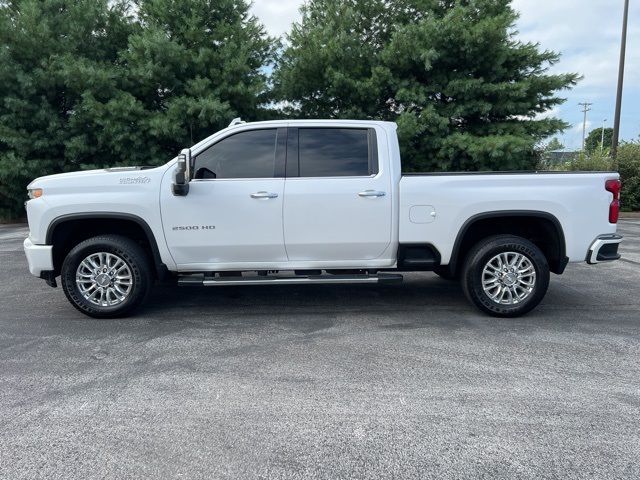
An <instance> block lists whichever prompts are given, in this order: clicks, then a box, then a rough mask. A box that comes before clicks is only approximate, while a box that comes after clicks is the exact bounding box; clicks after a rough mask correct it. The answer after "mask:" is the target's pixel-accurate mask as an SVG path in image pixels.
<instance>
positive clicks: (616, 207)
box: [604, 180, 621, 223]
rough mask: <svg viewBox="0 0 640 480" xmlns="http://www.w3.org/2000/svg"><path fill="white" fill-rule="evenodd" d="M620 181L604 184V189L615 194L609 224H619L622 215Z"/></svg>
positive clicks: (610, 209) (610, 207)
mask: <svg viewBox="0 0 640 480" xmlns="http://www.w3.org/2000/svg"><path fill="white" fill-rule="evenodd" d="M620 186H621V185H620V180H607V181H606V182H604V189H605V190H606V191H607V192H611V193H613V200H612V201H611V204H610V205H609V223H618V215H620Z"/></svg>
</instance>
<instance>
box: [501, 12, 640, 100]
mask: <svg viewBox="0 0 640 480" xmlns="http://www.w3.org/2000/svg"><path fill="white" fill-rule="evenodd" d="M513 7H514V9H515V10H517V11H519V12H520V19H519V21H518V25H517V26H518V30H519V32H520V33H519V37H520V38H522V39H523V40H527V41H532V42H539V43H540V44H541V46H542V47H543V48H546V49H550V50H554V51H557V52H560V53H561V54H562V57H561V60H560V62H559V63H558V64H557V65H556V66H555V67H554V69H553V70H554V71H558V72H559V71H562V72H577V73H580V74H582V75H584V79H583V80H582V81H581V82H580V88H583V89H586V90H589V91H594V92H595V91H597V90H598V89H599V88H601V87H611V86H615V83H616V81H617V75H618V58H619V53H620V34H621V31H620V30H621V26H622V7H623V2H622V1H619V2H612V1H611V0H590V1H588V2H585V1H584V0H562V1H558V0H515V1H514V2H513ZM638 18H640V4H639V3H638V2H631V5H630V9H629V27H628V33H627V56H626V69H625V73H626V75H625V80H626V81H628V82H629V84H637V83H640V49H639V48H637V46H638V44H640V23H639V22H637V21H634V19H638ZM634 45H635V47H634ZM596 94H597V92H596Z"/></svg>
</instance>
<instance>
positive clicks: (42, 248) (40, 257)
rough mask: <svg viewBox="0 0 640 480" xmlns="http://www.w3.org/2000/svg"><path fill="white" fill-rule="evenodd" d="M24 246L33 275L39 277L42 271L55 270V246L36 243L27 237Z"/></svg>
mask: <svg viewBox="0 0 640 480" xmlns="http://www.w3.org/2000/svg"><path fill="white" fill-rule="evenodd" d="M23 246H24V253H25V255H26V256H27V262H28V263H29V271H30V272H31V275H35V276H36V277H39V276H40V274H41V273H42V272H46V271H51V270H53V255H52V251H53V246H51V245H34V244H33V242H31V240H30V239H29V238H26V239H25V241H24V244H23Z"/></svg>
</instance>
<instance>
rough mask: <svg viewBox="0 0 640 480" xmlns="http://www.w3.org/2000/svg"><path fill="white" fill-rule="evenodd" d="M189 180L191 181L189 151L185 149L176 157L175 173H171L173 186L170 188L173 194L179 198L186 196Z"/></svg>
mask: <svg viewBox="0 0 640 480" xmlns="http://www.w3.org/2000/svg"><path fill="white" fill-rule="evenodd" d="M189 180H191V150H190V149H188V148H185V149H184V150H182V151H181V152H180V154H179V155H178V163H177V165H176V171H175V172H174V173H173V185H172V186H171V190H172V192H173V194H174V195H176V196H180V197H184V196H185V195H187V193H189Z"/></svg>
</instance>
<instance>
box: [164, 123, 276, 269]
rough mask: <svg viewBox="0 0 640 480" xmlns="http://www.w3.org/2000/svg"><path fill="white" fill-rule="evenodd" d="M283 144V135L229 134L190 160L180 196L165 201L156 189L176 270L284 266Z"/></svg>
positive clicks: (167, 196) (166, 189)
mask: <svg viewBox="0 0 640 480" xmlns="http://www.w3.org/2000/svg"><path fill="white" fill-rule="evenodd" d="M285 139H286V129H284V128H282V129H276V128H268V129H259V130H245V131H241V132H238V133H234V134H231V135H230V136H227V137H225V138H223V139H222V140H219V141H218V142H216V143H215V144H213V145H211V146H209V147H208V148H207V149H205V150H204V151H202V152H199V153H197V154H196V156H195V159H194V168H193V171H194V178H193V180H191V182H190V183H189V193H188V195H186V196H173V195H172V194H171V191H170V188H169V187H170V185H163V188H162V192H163V193H162V194H161V210H162V223H163V227H164V232H165V237H166V240H167V245H168V247H169V250H170V252H171V255H172V256H173V258H174V260H175V262H176V264H178V266H179V268H180V267H181V268H182V269H185V268H193V269H194V270H197V269H209V268H221V269H224V268H235V267H238V268H240V267H242V264H243V263H245V264H265V265H268V264H269V263H277V262H286V261H287V255H286V252H285V249H284V237H283V225H282V207H283V196H284V195H283V194H284V155H285ZM277 159H278V161H276V160H277ZM167 177H169V178H170V175H167V176H165V178H167Z"/></svg>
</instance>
